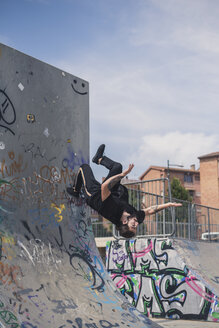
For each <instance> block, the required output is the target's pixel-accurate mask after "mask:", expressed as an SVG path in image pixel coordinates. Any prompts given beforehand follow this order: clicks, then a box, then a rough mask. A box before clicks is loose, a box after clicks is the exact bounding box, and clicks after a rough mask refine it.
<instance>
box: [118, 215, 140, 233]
mask: <svg viewBox="0 0 219 328" xmlns="http://www.w3.org/2000/svg"><path fill="white" fill-rule="evenodd" d="M120 221H121V224H120V226H119V227H118V228H117V229H118V230H119V234H120V236H122V237H125V238H132V237H134V236H135V235H136V231H137V226H138V224H139V223H138V219H137V217H136V214H130V213H128V212H126V211H124V212H123V214H122V217H121V219H120Z"/></svg>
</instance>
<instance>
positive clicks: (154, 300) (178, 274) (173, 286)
mask: <svg viewBox="0 0 219 328" xmlns="http://www.w3.org/2000/svg"><path fill="white" fill-rule="evenodd" d="M106 255H107V260H106V266H107V270H108V272H109V273H110V275H111V277H112V279H113V280H114V282H115V284H116V286H117V287H118V288H119V290H120V291H121V293H122V294H123V295H124V296H125V297H126V298H127V299H128V300H129V302H130V303H131V304H132V305H133V306H135V307H136V309H138V310H139V311H140V312H142V313H144V314H145V315H146V316H148V317H150V316H151V317H167V318H174V319H176V318H180V319H193V320H194V319H195V320H210V321H219V304H218V297H217V296H216V295H214V294H213V293H212V291H211V290H209V289H208V288H207V287H206V286H205V284H204V283H203V282H202V281H200V280H199V279H198V278H197V277H196V275H195V273H194V272H192V271H191V270H190V269H189V268H188V267H187V266H186V265H185V263H184V262H183V261H182V260H181V259H180V258H179V256H178V255H177V253H176V251H175V249H174V248H173V246H172V242H171V240H168V239H166V240H158V239H138V240H137V239H135V240H130V241H128V240H119V241H118V240H117V241H113V242H108V243H107V247H106Z"/></svg>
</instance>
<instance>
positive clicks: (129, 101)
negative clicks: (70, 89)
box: [0, 0, 219, 178]
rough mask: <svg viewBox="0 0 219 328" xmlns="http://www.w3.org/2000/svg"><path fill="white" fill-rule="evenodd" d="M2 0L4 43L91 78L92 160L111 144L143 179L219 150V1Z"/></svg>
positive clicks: (109, 151)
mask: <svg viewBox="0 0 219 328" xmlns="http://www.w3.org/2000/svg"><path fill="white" fill-rule="evenodd" d="M0 5H1V7H0V42H1V43H4V44H6V45H8V46H10V47H13V48H15V49H17V50H19V51H21V52H24V53H25V54H27V55H30V56H33V57H35V58H37V59H39V60H41V61H44V62H46V63H49V64H51V65H54V66H56V67H58V68H60V69H62V70H65V71H67V72H69V73H71V74H73V75H75V76H77V77H80V78H82V79H84V80H86V81H88V82H89V89H90V94H89V102H90V157H91V158H92V156H93V154H94V153H95V151H96V149H97V147H98V146H99V145H100V144H102V143H104V144H106V151H105V154H106V155H108V156H109V157H111V158H113V159H114V160H116V161H119V162H121V163H122V164H123V166H124V168H125V167H127V166H128V164H129V163H134V164H135V168H134V169H133V171H132V173H131V175H130V178H138V177H139V176H140V175H141V174H142V173H144V172H145V171H146V170H147V169H148V167H149V166H151V165H158V166H167V160H169V162H170V164H177V165H183V166H184V168H190V165H192V164H195V165H196V168H197V169H198V168H199V160H198V157H199V156H202V155H205V154H208V153H211V152H217V151H219V129H218V126H219V19H218V17H219V1H218V0H211V1H209V0H0ZM92 167H93V169H94V173H95V175H96V176H97V178H100V177H101V176H105V175H106V173H105V172H106V171H104V169H103V168H102V167H100V166H96V165H94V164H92Z"/></svg>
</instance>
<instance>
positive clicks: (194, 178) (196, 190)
mask: <svg viewBox="0 0 219 328" xmlns="http://www.w3.org/2000/svg"><path fill="white" fill-rule="evenodd" d="M167 177H169V179H170V181H172V179H173V178H177V179H179V180H180V182H181V185H182V186H184V188H185V189H186V190H188V191H189V194H190V195H191V196H192V198H193V202H194V203H196V204H200V203H201V194H200V172H199V170H196V169H195V165H191V167H190V169H182V168H175V167H164V166H154V165H153V166H150V167H149V168H148V169H147V170H146V171H145V172H144V173H143V174H142V175H141V176H140V178H139V179H140V180H141V181H143V180H156V179H161V178H167ZM160 188H162V186H161V187H160ZM166 188H167V186H166ZM158 193H159V190H158Z"/></svg>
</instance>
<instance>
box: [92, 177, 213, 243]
mask: <svg viewBox="0 0 219 328" xmlns="http://www.w3.org/2000/svg"><path fill="white" fill-rule="evenodd" d="M125 185H126V187H127V188H128V191H129V203H130V204H132V205H133V206H134V207H135V208H137V209H140V208H141V206H142V203H144V204H145V206H146V207H149V206H152V205H159V204H163V203H166V202H169V201H175V202H180V203H182V204H183V205H182V207H177V208H169V209H165V210H162V211H160V212H158V213H156V214H153V215H150V216H148V217H147V218H146V219H145V221H144V223H142V224H140V225H139V227H138V230H137V237H138V238H143V237H168V236H173V237H178V238H188V239H194V240H201V239H202V234H203V233H205V232H219V209H217V208H211V207H207V206H203V205H199V204H194V203H191V202H188V201H182V200H179V199H172V197H171V192H170V184H169V181H168V179H166V178H165V179H155V180H149V181H141V182H135V183H127V184H125ZM167 190H168V196H167V195H165V194H167ZM93 231H94V236H95V237H110V236H114V237H115V238H120V237H119V236H118V233H117V232H116V230H115V227H114V226H113V225H112V224H111V223H110V222H108V221H107V222H104V223H102V222H95V223H93ZM211 239H212V237H211V235H210V234H209V235H208V240H209V241H211Z"/></svg>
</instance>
